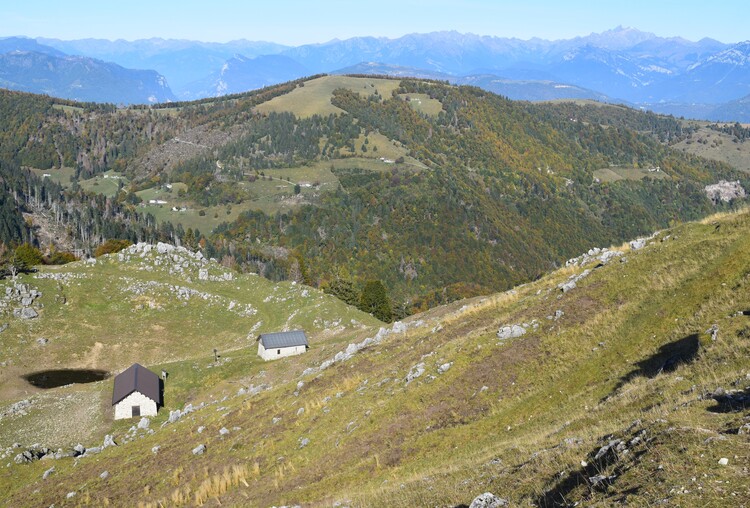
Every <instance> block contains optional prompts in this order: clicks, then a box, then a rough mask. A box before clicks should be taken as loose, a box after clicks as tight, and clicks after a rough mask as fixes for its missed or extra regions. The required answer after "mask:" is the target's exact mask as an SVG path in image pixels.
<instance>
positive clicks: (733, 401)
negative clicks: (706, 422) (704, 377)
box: [708, 388, 750, 413]
mask: <svg viewBox="0 0 750 508" xmlns="http://www.w3.org/2000/svg"><path fill="white" fill-rule="evenodd" d="M711 398H712V399H714V400H715V401H716V405H715V406H711V407H709V408H708V410H709V411H711V412H712V413H737V412H740V411H744V410H746V409H748V408H750V388H745V389H744V390H738V391H735V392H725V393H714V394H712V395H711Z"/></svg>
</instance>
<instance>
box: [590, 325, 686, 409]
mask: <svg viewBox="0 0 750 508" xmlns="http://www.w3.org/2000/svg"><path fill="white" fill-rule="evenodd" d="M698 351H700V338H699V335H698V334H697V333H694V334H692V335H688V336H687V337H683V338H681V339H679V340H676V341H674V342H670V343H668V344H664V345H663V346H662V347H660V348H659V350H658V351H657V352H656V353H654V354H653V355H651V356H649V357H648V358H645V359H643V360H641V361H640V362H638V363H636V369H634V370H632V371H630V372H628V373H627V374H626V375H625V376H623V377H622V378H621V379H620V381H619V382H618V383H617V386H615V388H614V390H612V394H614V393H616V392H617V391H618V390H619V389H620V388H622V387H623V386H625V385H626V384H628V383H629V382H631V381H632V380H633V379H635V378H637V377H639V376H642V377H647V378H652V377H655V376H656V375H658V374H661V373H662V372H671V371H673V370H675V369H676V368H677V367H678V366H679V365H680V364H683V363H690V362H692V361H693V360H695V357H696V356H698ZM610 395H611V394H610ZM607 397H609V395H608V396H607ZM607 397H605V399H606V398H607Z"/></svg>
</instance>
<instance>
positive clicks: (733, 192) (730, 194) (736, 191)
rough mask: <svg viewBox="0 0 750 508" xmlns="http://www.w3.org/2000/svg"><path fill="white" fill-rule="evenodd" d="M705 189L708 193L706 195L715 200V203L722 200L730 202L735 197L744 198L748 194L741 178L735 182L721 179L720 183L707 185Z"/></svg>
mask: <svg viewBox="0 0 750 508" xmlns="http://www.w3.org/2000/svg"><path fill="white" fill-rule="evenodd" d="M703 191H704V192H705V193H706V197H708V199H710V200H711V201H713V202H714V204H718V203H720V202H724V203H729V202H730V201H732V200H733V199H744V198H745V197H746V196H747V194H746V192H745V189H744V188H743V187H742V185H741V184H740V181H739V180H735V181H733V182H727V181H726V180H720V181H719V183H715V184H713V185H706V186H705V187H704V188H703Z"/></svg>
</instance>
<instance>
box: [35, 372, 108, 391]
mask: <svg viewBox="0 0 750 508" xmlns="http://www.w3.org/2000/svg"><path fill="white" fill-rule="evenodd" d="M109 376H110V373H109V372H107V371H106V370H93V369H59V370H40V371H39V372H32V373H31V374H26V375H24V376H21V377H22V378H23V379H25V380H26V381H27V382H28V383H29V384H31V385H33V386H36V387H37V388H43V389H45V390H47V389H50V388H57V387H59V386H65V385H71V384H85V383H95V382H97V381H103V380H105V379H107V378H108V377H109Z"/></svg>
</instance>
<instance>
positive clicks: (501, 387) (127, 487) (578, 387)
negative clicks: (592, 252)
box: [0, 212, 750, 506]
mask: <svg viewBox="0 0 750 508" xmlns="http://www.w3.org/2000/svg"><path fill="white" fill-rule="evenodd" d="M748 233H750V214H748V213H747V212H742V213H738V214H734V215H726V216H721V217H719V216H715V217H712V218H711V219H709V220H706V221H703V222H701V223H693V224H686V225H682V226H678V227H676V228H673V229H670V230H666V231H662V232H660V233H658V234H656V235H655V236H654V237H653V238H651V239H649V240H647V241H646V242H644V243H645V247H643V248H641V249H638V250H631V249H630V248H629V247H628V246H624V247H622V248H620V249H618V252H621V253H622V254H621V255H617V254H613V255H612V256H613V257H612V259H611V260H609V262H608V263H607V264H606V265H605V266H601V267H598V268H597V265H598V264H599V262H598V261H597V259H595V258H597V257H598V256H599V255H601V254H598V255H597V256H593V257H591V258H588V261H584V262H583V263H582V265H581V266H578V265H573V266H569V267H567V268H564V269H561V270H559V271H557V272H554V273H551V274H549V275H548V276H545V277H543V278H541V279H539V280H538V281H535V282H533V283H530V284H527V285H524V286H520V287H517V288H516V289H514V290H512V291H508V292H506V293H502V294H497V295H494V296H490V297H484V298H478V299H474V300H468V301H462V302H456V303H454V304H452V305H450V306H447V307H439V308H435V309H432V310H431V311H429V312H427V313H424V314H421V315H418V316H413V317H412V318H410V319H409V320H408V321H407V322H405V323H404V326H401V325H396V326H394V328H393V329H390V330H391V332H390V333H384V332H380V333H378V334H377V335H375V333H374V329H370V331H369V332H367V335H368V336H369V337H371V338H373V340H371V341H368V342H367V346H368V347H364V348H362V349H361V350H360V351H359V352H357V353H355V354H353V356H352V357H351V358H350V359H345V360H344V359H342V357H343V356H346V355H344V354H338V355H337V352H341V351H344V350H348V351H349V352H352V351H355V350H358V349H360V348H359V347H355V346H350V347H348V348H347V347H346V346H345V344H346V342H347V340H344V342H341V341H339V342H337V343H333V342H331V343H329V344H327V345H326V348H325V349H324V348H323V347H321V348H318V349H316V348H313V350H312V351H311V353H309V354H307V355H302V356H298V357H294V358H289V359H286V360H282V361H277V362H271V363H265V364H261V363H260V362H259V361H257V360H250V358H252V356H253V355H252V350H249V351H236V352H233V353H232V355H231V356H232V359H231V361H229V362H226V363H223V364H222V365H219V366H217V365H213V359H212V358H211V356H210V354H207V353H205V348H202V347H199V348H196V349H195V350H194V351H193V356H192V357H191V358H190V359H187V360H186V361H179V360H178V361H176V362H175V363H171V364H170V365H169V369H170V371H171V372H174V373H175V375H174V376H172V377H170V381H169V383H168V385H167V389H166V393H165V395H166V397H167V398H168V399H169V398H170V397H175V398H177V399H179V401H180V402H181V403H182V402H190V403H192V404H194V405H198V404H200V403H201V402H204V403H206V404H207V405H206V406H205V407H204V408H202V409H199V410H197V411H194V412H192V413H190V414H188V415H187V416H185V417H183V418H182V419H180V420H179V421H178V422H176V423H171V424H167V425H165V426H164V427H160V425H161V423H162V422H164V421H166V419H167V416H168V415H167V414H166V411H162V413H161V414H160V415H159V416H158V417H156V418H155V419H154V421H152V422H151V428H152V429H154V430H155V432H154V433H153V434H149V433H147V432H145V431H135V432H134V434H136V435H138V436H142V437H136V438H134V439H133V440H132V441H130V442H127V443H125V441H126V440H129V439H130V438H129V437H128V435H129V432H128V430H127V427H128V426H129V425H131V424H134V423H135V422H132V423H118V424H117V425H111V424H110V426H109V427H106V426H104V427H105V428H103V429H102V430H101V432H102V434H103V432H104V430H107V431H109V432H113V433H114V434H115V439H116V440H118V441H120V442H121V443H122V444H121V445H120V446H118V447H115V448H107V449H105V450H104V451H103V452H102V453H100V454H98V455H95V456H93V457H85V458H81V459H78V460H76V461H74V460H72V459H61V460H56V461H51V462H50V461H40V462H34V463H31V464H28V465H15V464H13V465H11V466H10V467H4V468H2V469H0V490H2V491H5V492H7V494H6V498H5V503H6V504H7V505H9V506H48V505H49V504H51V503H55V504H56V506H77V505H82V506H85V505H92V506H99V505H106V504H110V505H113V506H120V505H123V504H128V505H134V504H136V503H140V505H141V506H190V505H195V504H198V505H203V504H205V505H207V506H218V505H219V504H220V505H221V506H270V505H272V504H275V505H281V504H295V503H299V504H302V505H304V506H331V505H332V504H333V503H337V502H338V503H342V504H345V505H350V506H456V505H460V504H468V503H470V501H471V500H472V499H473V497H474V496H476V495H478V494H480V493H482V492H485V491H492V492H494V493H496V494H498V495H500V496H501V497H504V498H507V499H509V500H510V501H511V503H512V504H513V505H521V506H524V505H533V506H567V505H572V504H574V503H576V502H580V503H583V504H584V505H586V506H611V505H612V504H616V503H627V504H629V505H632V506H649V505H654V504H658V503H663V502H667V503H669V504H675V505H679V506H730V505H731V506H742V505H743V503H745V502H746V501H745V500H746V499H748V496H750V480H748V475H747V471H746V469H745V468H746V467H747V464H748V463H750V447H748V442H747V435H746V434H744V433H743V432H744V431H742V430H740V429H741V427H742V425H744V424H746V423H748V416H749V415H748V409H747V396H748V392H749V390H750V381H748V377H747V374H749V372H748V364H747V356H748V352H750V351H749V349H750V345H749V343H748V340H747V337H748V335H750V321H748V319H750V318H748V317H747V316H744V315H738V311H743V310H750V307H748V301H750V298H749V297H750V279H749V277H750V255H749V254H748V253H750V240H749V238H750V235H748ZM116 266H117V265H116V264H114V263H113V264H112V265H111V266H110V265H109V264H106V263H105V264H104V265H103V266H102V267H98V266H97V267H92V268H91V270H103V271H104V273H106V272H107V270H114V269H115V267H116ZM585 270H591V271H590V272H589V274H588V276H585V277H582V278H579V279H578V280H577V287H575V288H573V289H570V290H569V291H567V292H563V291H562V290H561V289H560V285H561V284H563V283H566V282H568V281H570V280H571V278H573V277H577V276H579V275H581V274H583V273H585ZM230 284H231V283H230ZM44 310H45V311H46V308H45V309H44ZM196 310H198V309H197V308H196ZM199 312H200V311H199ZM342 322H344V321H342ZM514 324H517V325H521V326H524V327H525V329H526V333H525V334H524V335H521V336H519V337H516V338H510V339H505V340H501V339H499V338H498V335H497V332H498V330H499V329H500V328H501V327H504V326H506V325H507V326H510V325H514ZM713 325H716V327H717V328H718V332H717V333H716V334H715V337H714V338H713V339H712V338H711V336H710V334H708V333H706V330H708V329H710V328H711V327H712V326H713ZM219 328H220V327H217V328H216V329H215V330H214V331H215V332H216V333H217V334H220V331H219ZM178 330H182V331H187V332H186V333H190V332H189V331H188V330H190V328H189V327H182V328H179V329H178ZM364 332H365V331H364V330H362V333H360V334H359V336H358V337H356V338H355V335H357V334H356V333H355V330H352V331H351V332H350V337H351V338H350V339H349V340H348V342H352V343H355V344H359V343H360V341H361V340H362V338H363V336H364V335H363V333H364ZM230 335H231V334H230ZM228 340H229V341H230V342H231V339H228ZM175 347H179V346H175ZM185 354H188V353H187V351H186V352H185ZM335 358H337V359H338V360H339V361H336V362H333V363H330V362H328V361H326V360H328V359H335ZM245 359H247V360H245ZM239 362H242V366H243V368H238V367H237V364H238V363H239ZM240 386H242V387H245V388H248V387H259V386H260V387H261V389H259V390H253V389H251V390H250V391H245V390H242V391H238V389H239V387H240ZM88 389H90V390H100V391H101V393H102V394H103V395H102V396H103V397H106V395H107V393H108V390H110V389H111V383H109V384H108V382H102V383H100V384H98V385H88ZM719 389H721V390H723V392H722V391H720V390H719ZM62 390H70V388H66V389H62ZM256 392H257V393H256ZM61 393H67V392H64V391H63V392H61ZM743 400H744V402H743ZM201 427H204V428H203V429H201ZM222 428H223V429H226V430H227V431H228V432H224V433H221V432H220V430H221V429H222ZM130 434H131V435H132V434H133V433H130ZM99 437H100V438H101V437H103V435H101V436H99ZM616 440H621V441H622V442H621V443H620V442H618V441H616ZM95 442H100V441H95ZM610 442H612V446H611V448H612V450H610V451H608V450H607V449H604V450H603V451H602V447H603V446H605V445H608V444H609V443H610ZM199 444H205V445H206V447H207V449H206V452H205V453H204V454H203V455H193V454H192V453H191V450H192V449H194V448H195V447H196V446H198V445H199ZM154 446H159V447H160V448H159V449H158V452H157V455H156V457H155V456H154V452H152V448H153V447H154ZM599 452H601V453H599ZM597 455H599V456H597ZM722 458H726V459H727V464H726V465H721V464H719V460H720V459H722ZM8 460H9V461H10V458H9V459H8ZM11 462H12V461H11ZM722 462H723V461H722ZM163 464H171V465H172V466H171V467H170V469H169V471H166V470H165V468H164V467H163ZM51 465H54V466H55V472H54V473H53V474H52V475H51V476H50V477H49V478H47V479H46V480H42V473H43V472H44V471H46V470H47V469H49V467H51ZM103 471H107V472H108V473H109V477H108V478H106V479H102V478H100V474H101V473H102V472H103ZM597 475H601V477H597ZM69 492H76V495H75V496H74V497H71V498H66V495H67V494H68V493H69Z"/></svg>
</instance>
